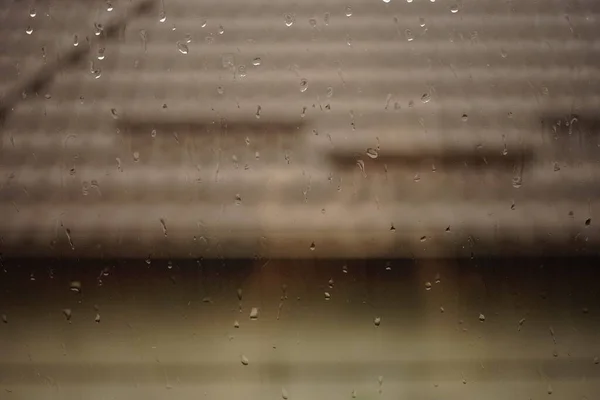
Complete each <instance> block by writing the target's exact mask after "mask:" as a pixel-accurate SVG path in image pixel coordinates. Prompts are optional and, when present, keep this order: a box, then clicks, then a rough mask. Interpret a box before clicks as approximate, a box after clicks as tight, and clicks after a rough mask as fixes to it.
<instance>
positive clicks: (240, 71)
mask: <svg viewBox="0 0 600 400" xmlns="http://www.w3.org/2000/svg"><path fill="white" fill-rule="evenodd" d="M238 75H239V76H240V78H245V77H246V66H245V65H240V66H239V67H238Z"/></svg>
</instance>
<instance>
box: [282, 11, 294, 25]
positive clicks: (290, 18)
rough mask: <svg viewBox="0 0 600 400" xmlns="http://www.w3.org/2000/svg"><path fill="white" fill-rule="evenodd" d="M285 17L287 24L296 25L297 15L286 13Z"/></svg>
mask: <svg viewBox="0 0 600 400" xmlns="http://www.w3.org/2000/svg"><path fill="white" fill-rule="evenodd" d="M283 18H284V20H285V26H292V25H294V21H295V20H296V17H295V16H294V14H285V15H284V16H283Z"/></svg>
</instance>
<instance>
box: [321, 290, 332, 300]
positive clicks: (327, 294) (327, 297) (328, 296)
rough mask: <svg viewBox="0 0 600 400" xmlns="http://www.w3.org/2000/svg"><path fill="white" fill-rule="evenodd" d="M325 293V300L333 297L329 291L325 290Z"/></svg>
mask: <svg viewBox="0 0 600 400" xmlns="http://www.w3.org/2000/svg"><path fill="white" fill-rule="evenodd" d="M323 294H324V295H325V300H329V299H331V293H329V292H325V293H323Z"/></svg>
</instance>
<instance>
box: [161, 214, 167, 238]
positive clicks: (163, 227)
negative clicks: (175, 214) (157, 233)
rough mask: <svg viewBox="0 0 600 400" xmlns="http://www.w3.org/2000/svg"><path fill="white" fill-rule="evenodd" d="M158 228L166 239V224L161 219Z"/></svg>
mask: <svg viewBox="0 0 600 400" xmlns="http://www.w3.org/2000/svg"><path fill="white" fill-rule="evenodd" d="M160 226H161V228H162V231H163V234H164V235H165V237H167V223H166V222H165V220H164V219H163V218H161V219H160Z"/></svg>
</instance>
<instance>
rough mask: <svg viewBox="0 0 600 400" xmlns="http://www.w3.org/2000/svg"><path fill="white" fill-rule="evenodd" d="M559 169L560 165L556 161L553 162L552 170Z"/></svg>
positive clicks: (556, 170)
mask: <svg viewBox="0 0 600 400" xmlns="http://www.w3.org/2000/svg"><path fill="white" fill-rule="evenodd" d="M558 171H560V165H558V163H557V162H555V163H554V172H558Z"/></svg>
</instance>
